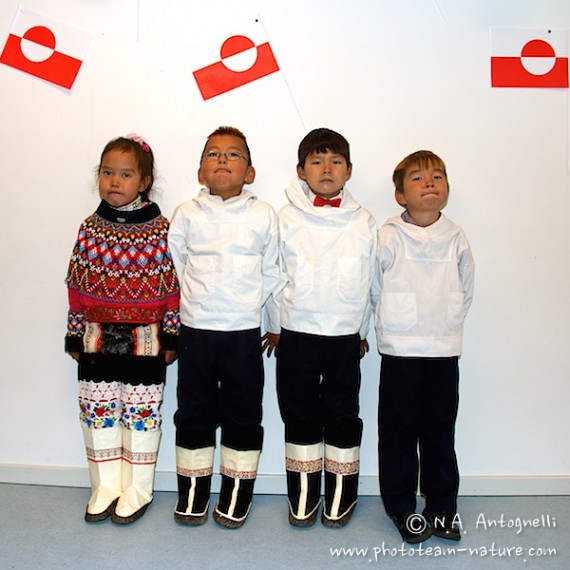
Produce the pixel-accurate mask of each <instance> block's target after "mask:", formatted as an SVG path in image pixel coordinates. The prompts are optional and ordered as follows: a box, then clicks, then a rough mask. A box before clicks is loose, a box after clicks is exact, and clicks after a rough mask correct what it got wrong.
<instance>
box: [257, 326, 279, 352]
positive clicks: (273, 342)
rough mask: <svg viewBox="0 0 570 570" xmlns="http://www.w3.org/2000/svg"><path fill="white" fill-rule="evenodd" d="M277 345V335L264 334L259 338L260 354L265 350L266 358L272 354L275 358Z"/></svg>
mask: <svg viewBox="0 0 570 570" xmlns="http://www.w3.org/2000/svg"><path fill="white" fill-rule="evenodd" d="M278 345H279V335H278V334H275V333H270V332H268V333H265V334H264V335H263V336H262V337H261V352H262V353H263V352H265V351H266V350H267V356H268V357H270V356H271V355H272V354H273V353H274V352H275V356H277V346H278Z"/></svg>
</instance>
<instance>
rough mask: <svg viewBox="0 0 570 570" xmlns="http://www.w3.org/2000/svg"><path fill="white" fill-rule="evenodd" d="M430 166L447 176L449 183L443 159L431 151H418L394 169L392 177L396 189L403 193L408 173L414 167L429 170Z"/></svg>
mask: <svg viewBox="0 0 570 570" xmlns="http://www.w3.org/2000/svg"><path fill="white" fill-rule="evenodd" d="M429 166H433V167H435V168H438V169H439V170H441V171H442V172H443V174H444V175H445V180H446V181H447V172H446V170H445V163H444V162H443V160H441V158H439V156H437V154H435V153H433V152H432V151H431V150H418V151H416V152H412V154H409V155H408V156H406V158H404V159H403V160H402V161H401V162H400V164H398V166H396V168H395V169H394V174H393V175H392V182H394V187H395V188H396V190H397V191H398V192H403V191H404V178H405V177H406V172H407V171H408V170H409V169H410V168H412V167H419V168H428V167H429Z"/></svg>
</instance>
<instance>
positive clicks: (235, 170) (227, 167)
mask: <svg viewBox="0 0 570 570" xmlns="http://www.w3.org/2000/svg"><path fill="white" fill-rule="evenodd" d="M210 153H219V156H217V157H216V156H210V157H209V156H208V154H210ZM236 153H237V154H238V155H239V156H237V157H236V156H235V154H236ZM228 154H230V160H228ZM232 158H233V160H232ZM248 162H249V157H248V155H247V149H246V147H245V144H244V142H243V140H242V139H240V138H239V137H235V136H233V135H214V136H213V137H210V139H209V140H208V142H207V144H206V148H205V150H204V154H203V156H202V159H201V161H200V169H199V170H198V180H199V181H200V184H203V185H204V186H206V187H207V188H209V189H210V193H211V194H213V195H214V196H221V197H222V198H223V199H224V200H227V199H228V198H232V197H234V196H239V194H240V193H241V191H242V188H243V186H244V184H251V183H252V182H253V181H254V179H255V170H254V168H253V166H250V165H249V164H248Z"/></svg>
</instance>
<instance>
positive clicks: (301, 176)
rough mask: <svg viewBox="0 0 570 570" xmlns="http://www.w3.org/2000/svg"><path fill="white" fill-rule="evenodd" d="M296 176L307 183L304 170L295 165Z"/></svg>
mask: <svg viewBox="0 0 570 570" xmlns="http://www.w3.org/2000/svg"><path fill="white" fill-rule="evenodd" d="M297 176H298V177H299V178H300V179H301V180H304V181H305V182H306V181H307V175H306V174H305V169H304V168H303V167H302V166H299V165H297Z"/></svg>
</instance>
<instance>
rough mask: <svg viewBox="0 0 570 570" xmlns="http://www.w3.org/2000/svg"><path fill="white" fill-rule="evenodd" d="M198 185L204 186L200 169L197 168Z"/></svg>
mask: <svg viewBox="0 0 570 570" xmlns="http://www.w3.org/2000/svg"><path fill="white" fill-rule="evenodd" d="M198 183H199V184H204V177H203V176H202V169H201V168H198Z"/></svg>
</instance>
